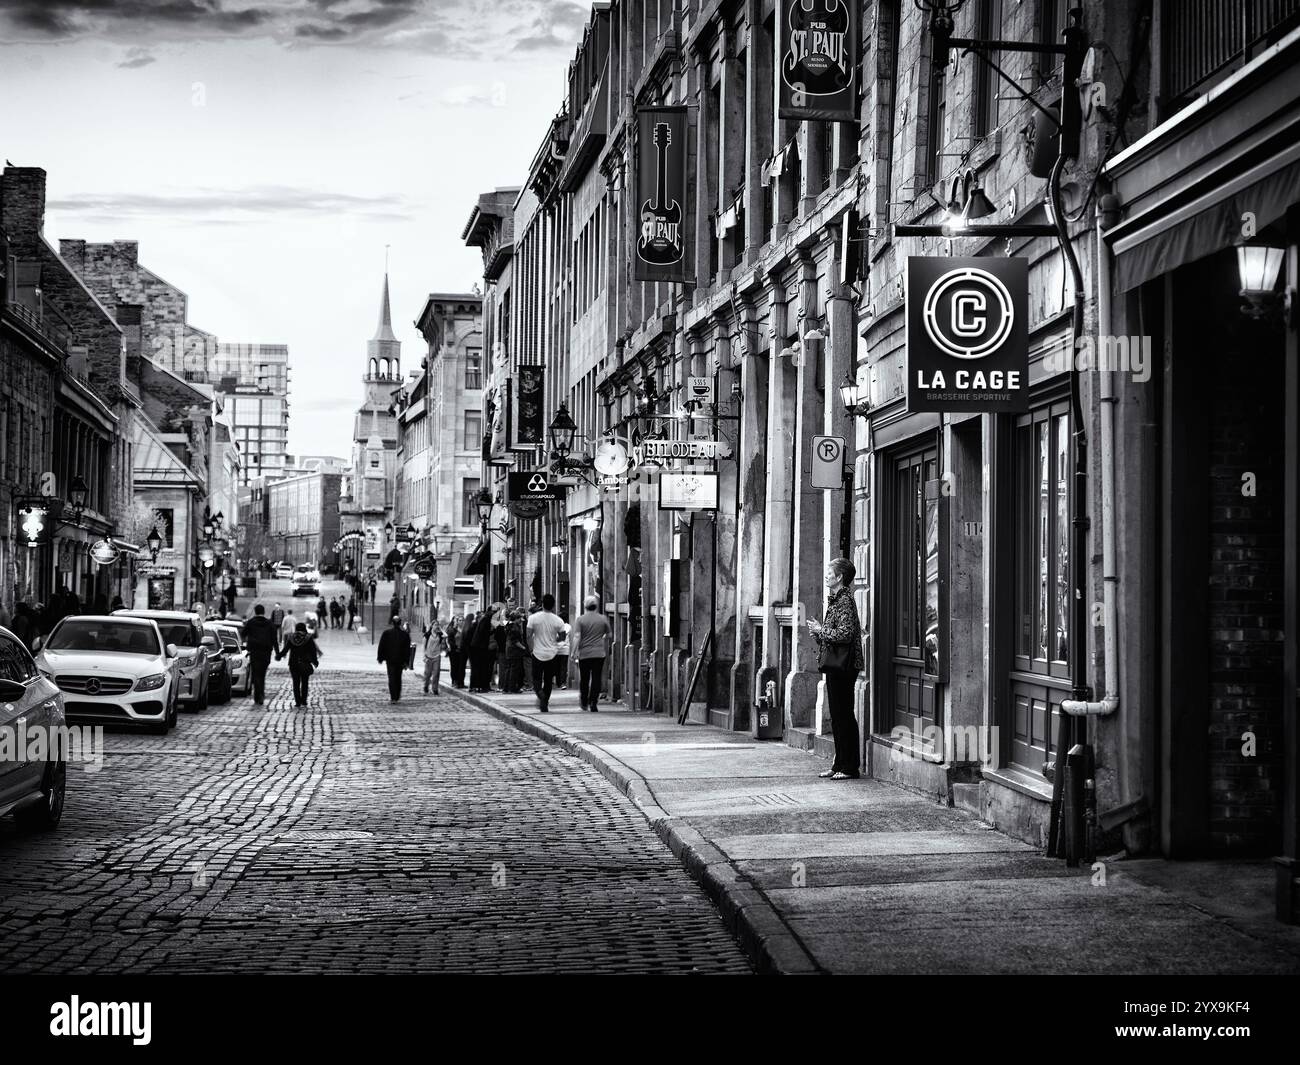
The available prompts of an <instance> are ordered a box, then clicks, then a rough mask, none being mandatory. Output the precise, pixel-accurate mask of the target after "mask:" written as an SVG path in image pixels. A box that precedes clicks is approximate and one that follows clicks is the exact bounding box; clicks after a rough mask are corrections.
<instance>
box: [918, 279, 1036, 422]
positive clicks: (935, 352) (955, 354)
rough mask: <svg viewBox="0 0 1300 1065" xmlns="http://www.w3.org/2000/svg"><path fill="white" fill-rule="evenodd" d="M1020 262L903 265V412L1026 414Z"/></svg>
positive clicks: (1025, 292) (1025, 290) (1025, 308)
mask: <svg viewBox="0 0 1300 1065" xmlns="http://www.w3.org/2000/svg"><path fill="white" fill-rule="evenodd" d="M1028 312H1029V265H1028V261H1027V260H1025V259H993V258H951V257H929V256H916V255H914V256H911V257H910V258H909V259H908V260H907V409H908V410H909V411H980V412H983V413H989V414H995V413H1010V414H1015V413H1023V412H1024V411H1027V410H1028V409H1029V334H1028V329H1027V325H1026V320H1027V318H1028Z"/></svg>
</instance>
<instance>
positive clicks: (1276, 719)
mask: <svg viewBox="0 0 1300 1065" xmlns="http://www.w3.org/2000/svg"><path fill="white" fill-rule="evenodd" d="M1247 351H1248V354H1247V355H1246V356H1245V357H1241V358H1238V359H1233V360H1231V361H1230V363H1229V365H1231V367H1232V371H1231V373H1226V374H1223V375H1222V378H1223V379H1222V380H1221V381H1220V382H1219V383H1218V384H1216V386H1215V394H1214V399H1213V413H1212V417H1211V424H1210V426H1209V430H1210V434H1211V443H1210V451H1211V460H1210V462H1211V466H1210V477H1211V489H1210V491H1211V496H1210V506H1211V517H1210V567H1209V572H1210V610H1209V626H1210V633H1209V643H1210V646H1209V652H1210V691H1209V731H1210V741H1209V747H1210V769H1209V780H1208V782H1207V784H1208V787H1209V790H1210V826H1209V828H1210V841H1211V845H1212V846H1213V847H1215V848H1216V849H1222V850H1231V851H1236V852H1242V853H1258V854H1271V853H1273V849H1274V847H1275V845H1276V841H1277V834H1278V829H1279V824H1280V817H1281V794H1280V793H1281V788H1282V783H1283V767H1282V761H1281V751H1282V739H1283V737H1282V703H1281V696H1282V651H1283V644H1282V636H1283V634H1282V624H1283V619H1282V608H1283V604H1282V587H1283V577H1284V574H1283V565H1284V559H1283V549H1282V544H1283V513H1282V510H1283V500H1284V490H1283V472H1284V471H1283V458H1284V448H1283V396H1284V391H1285V390H1284V388H1283V379H1282V361H1281V359H1280V358H1275V357H1272V356H1273V354H1274V352H1275V346H1274V345H1268V344H1266V343H1263V342H1261V343H1260V344H1259V345H1258V347H1255V348H1253V349H1247ZM1245 473H1253V474H1254V475H1255V477H1256V484H1255V495H1254V496H1253V497H1252V496H1247V495H1243V493H1242V483H1243V482H1242V475H1243V474H1245ZM1246 732H1252V733H1254V735H1255V737H1256V743H1257V753H1256V754H1255V755H1254V756H1253V757H1247V756H1244V755H1243V753H1242V746H1243V742H1244V741H1243V739H1242V736H1243V734H1244V733H1246Z"/></svg>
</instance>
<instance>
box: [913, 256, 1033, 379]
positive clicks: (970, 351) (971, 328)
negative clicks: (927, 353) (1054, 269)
mask: <svg viewBox="0 0 1300 1065" xmlns="http://www.w3.org/2000/svg"><path fill="white" fill-rule="evenodd" d="M924 321H925V331H926V333H927V334H928V335H929V337H930V339H931V340H932V341H934V343H935V345H936V346H937V347H938V348H940V349H941V350H942V351H944V352H946V353H947V354H949V355H951V356H952V357H953V358H954V359H982V358H984V356H986V355H988V354H990V353H991V352H994V351H996V350H997V349H998V348H999V347H1001V346H1002V344H1003V342H1004V341H1005V340H1006V339H1007V337H1008V336H1010V335H1011V326H1012V324H1013V323H1014V322H1015V310H1014V308H1013V307H1012V304H1011V293H1010V292H1008V291H1007V287H1006V285H1004V284H1003V283H1002V282H1001V281H999V280H998V279H997V278H996V277H994V276H993V275H992V274H990V273H989V272H988V271H987V270H979V269H976V268H974V267H963V268H961V269H958V270H949V271H948V272H947V273H946V274H943V275H942V276H941V277H940V278H939V279H938V280H937V281H935V283H934V284H933V285H931V286H930V291H929V292H928V293H926V297H925V308H924Z"/></svg>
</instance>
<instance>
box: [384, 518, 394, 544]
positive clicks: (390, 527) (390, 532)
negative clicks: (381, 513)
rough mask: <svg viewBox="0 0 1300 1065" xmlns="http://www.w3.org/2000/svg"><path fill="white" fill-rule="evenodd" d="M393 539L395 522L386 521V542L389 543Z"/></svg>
mask: <svg viewBox="0 0 1300 1065" xmlns="http://www.w3.org/2000/svg"><path fill="white" fill-rule="evenodd" d="M392 539H393V523H392V522H391V521H386V522H384V543H389V542H390V541H391V540H392Z"/></svg>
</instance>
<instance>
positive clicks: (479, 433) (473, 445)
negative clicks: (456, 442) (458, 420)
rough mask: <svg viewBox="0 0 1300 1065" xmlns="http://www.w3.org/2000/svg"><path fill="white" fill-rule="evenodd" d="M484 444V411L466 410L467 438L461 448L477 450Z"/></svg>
mask: <svg viewBox="0 0 1300 1065" xmlns="http://www.w3.org/2000/svg"><path fill="white" fill-rule="evenodd" d="M482 446H483V412H482V411H479V410H467V411H466V412H465V440H464V442H463V443H462V444H461V448H462V449H463V450H465V451H477V450H478V449H479V448H480V447H482Z"/></svg>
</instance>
